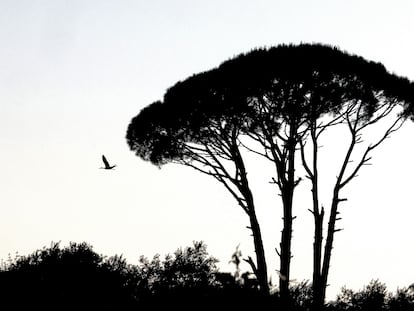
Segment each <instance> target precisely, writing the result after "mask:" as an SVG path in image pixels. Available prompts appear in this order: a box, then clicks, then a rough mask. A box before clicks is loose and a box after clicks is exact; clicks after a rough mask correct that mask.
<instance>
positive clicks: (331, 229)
mask: <svg viewBox="0 0 414 311" xmlns="http://www.w3.org/2000/svg"><path fill="white" fill-rule="evenodd" d="M339 201H340V200H339V187H335V190H334V195H333V198H332V205H331V214H330V216H329V224H328V235H327V237H326V244H325V253H324V258H323V266H322V275H321V290H322V299H323V300H325V295H326V287H327V283H328V273H329V265H330V261H331V255H332V248H333V240H334V234H335V232H336V231H337V230H336V229H335V223H336V217H337V214H338V204H339Z"/></svg>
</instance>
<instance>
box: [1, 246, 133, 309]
mask: <svg viewBox="0 0 414 311" xmlns="http://www.w3.org/2000/svg"><path fill="white" fill-rule="evenodd" d="M131 272H132V271H130V269H129V266H128V265H127V264H126V262H125V260H124V259H123V258H122V257H119V256H115V257H111V258H109V259H107V258H104V257H102V256H100V255H98V254H97V253H95V252H94V251H93V250H92V247H91V246H90V245H88V244H86V243H80V244H76V243H70V245H69V246H68V247H66V248H60V246H59V243H52V245H51V247H50V248H43V249H42V250H37V251H35V252H34V253H32V254H31V255H28V256H22V257H17V258H16V259H15V260H14V261H12V262H11V263H10V264H9V265H8V266H7V267H6V268H5V269H4V271H2V272H1V273H0V292H1V300H2V305H3V306H6V305H7V306H8V307H9V308H10V310H26V309H29V308H31V309H35V310H98V309H99V310H132V309H133V308H134V306H135V305H136V302H135V300H134V296H133V291H132V287H131V285H132V284H131V282H129V280H130V279H131V277H132V273H131ZM6 310H7V309H6Z"/></svg>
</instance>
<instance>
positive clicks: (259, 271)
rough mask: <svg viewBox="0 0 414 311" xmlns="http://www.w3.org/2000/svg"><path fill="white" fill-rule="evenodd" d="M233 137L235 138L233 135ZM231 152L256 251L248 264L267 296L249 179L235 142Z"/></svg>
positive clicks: (266, 284)
mask: <svg viewBox="0 0 414 311" xmlns="http://www.w3.org/2000/svg"><path fill="white" fill-rule="evenodd" d="M233 139H235V138H234V137H233ZM233 154H234V155H235V164H236V167H237V170H238V172H239V174H240V179H241V180H240V184H239V185H238V187H239V190H240V192H241V193H242V195H243V197H244V199H245V200H246V205H247V214H248V216H249V220H250V228H251V230H252V235H253V243H254V249H255V253H256V265H255V264H254V262H253V260H252V259H251V258H250V257H249V260H248V262H249V264H250V265H251V267H252V269H253V271H254V273H255V275H256V278H257V280H258V282H259V286H260V292H261V293H262V294H263V295H265V296H268V295H269V293H270V292H269V284H268V283H267V265H266V257H265V252H264V247H263V240H262V234H261V231H260V225H259V222H258V220H257V216H256V210H255V206H254V200H253V194H252V192H251V190H250V187H249V181H248V179H247V172H246V168H245V166H244V162H243V159H242V157H241V154H240V151H239V149H238V148H237V144H236V143H234V144H233Z"/></svg>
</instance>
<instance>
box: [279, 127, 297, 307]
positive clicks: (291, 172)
mask: <svg viewBox="0 0 414 311" xmlns="http://www.w3.org/2000/svg"><path fill="white" fill-rule="evenodd" d="M296 133H297V128H296V125H295V124H294V122H293V123H292V125H291V127H290V130H289V140H288V142H287V144H288V145H287V178H286V180H285V184H284V185H282V187H281V192H282V201H283V230H282V238H281V243H280V277H279V288H280V298H281V300H282V304H284V305H287V304H288V303H289V300H290V294H289V281H290V260H291V258H292V254H291V246H292V223H293V216H292V206H293V193H294V190H295V186H296V185H295V151H296Z"/></svg>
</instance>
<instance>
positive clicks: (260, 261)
mask: <svg viewBox="0 0 414 311" xmlns="http://www.w3.org/2000/svg"><path fill="white" fill-rule="evenodd" d="M249 216H250V226H251V229H252V233H253V241H254V249H255V252H256V262H257V267H256V271H254V272H255V274H256V277H257V280H258V282H259V285H260V292H261V293H262V294H263V295H265V296H267V295H269V284H268V282H267V265H266V258H265V252H264V248H263V241H262V234H261V232H260V226H259V222H258V221H257V217H256V213H255V211H254V210H253V212H251V214H250V215H249ZM251 264H252V263H251Z"/></svg>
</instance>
